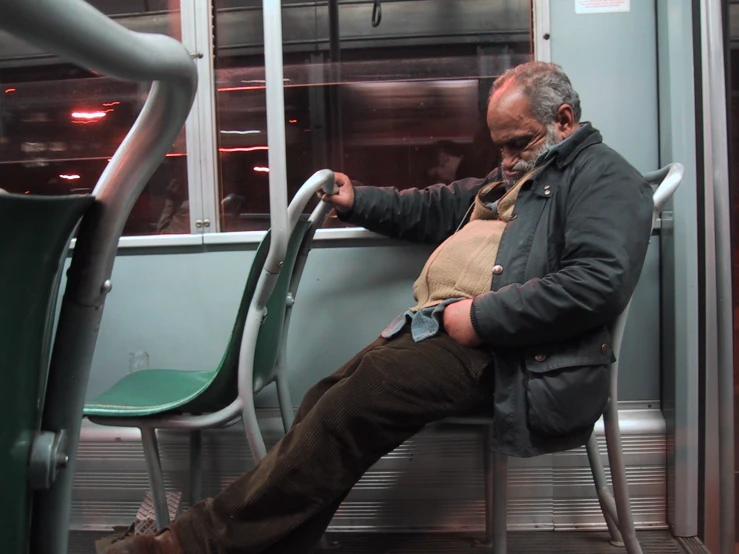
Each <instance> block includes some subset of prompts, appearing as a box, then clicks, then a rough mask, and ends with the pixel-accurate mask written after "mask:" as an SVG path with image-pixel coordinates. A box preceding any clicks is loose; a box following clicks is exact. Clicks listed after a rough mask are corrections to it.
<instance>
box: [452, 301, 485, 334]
mask: <svg viewBox="0 0 739 554" xmlns="http://www.w3.org/2000/svg"><path fill="white" fill-rule="evenodd" d="M471 309H472V300H471V299H470V300H460V301H459V302H454V303H453V304H449V305H448V306H446V307H445V308H444V329H445V330H446V332H447V334H448V335H449V336H450V337H452V338H453V339H454V340H455V341H457V342H458V343H459V344H461V345H463V346H479V345H480V344H482V340H481V339H480V337H478V336H477V333H476V332H475V328H474V327H473V326H472V318H471V317H470V310H471Z"/></svg>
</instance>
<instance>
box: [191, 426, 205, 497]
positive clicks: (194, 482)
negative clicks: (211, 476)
mask: <svg viewBox="0 0 739 554" xmlns="http://www.w3.org/2000/svg"><path fill="white" fill-rule="evenodd" d="M202 498H203V432H202V431H200V430H197V431H190V506H194V505H195V504H197V503H198V502H200V500H201V499H202Z"/></svg>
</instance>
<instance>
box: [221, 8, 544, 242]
mask: <svg viewBox="0 0 739 554" xmlns="http://www.w3.org/2000/svg"><path fill="white" fill-rule="evenodd" d="M332 4H333V2H320V3H310V4H309V3H306V2H283V3H282V5H283V10H282V16H283V41H284V47H283V49H284V64H285V65H284V79H285V86H286V88H285V119H286V136H287V178H288V188H289V191H290V193H291V194H292V193H294V191H296V190H297V189H298V187H299V186H300V185H301V184H302V182H303V181H304V180H305V179H306V178H307V177H309V176H310V175H311V174H312V173H313V172H314V171H316V170H317V169H320V168H323V167H330V168H332V169H335V170H337V171H343V172H345V173H347V174H348V175H349V176H350V177H352V178H353V179H357V180H359V181H362V182H364V183H366V184H370V185H381V186H385V185H393V186H396V187H398V188H401V189H402V188H408V187H424V186H427V185H430V184H433V183H437V182H450V181H452V180H454V179H459V178H463V177H470V176H485V175H486V174H487V173H489V172H490V171H491V170H492V169H494V167H495V166H496V164H497V161H498V158H497V151H496V150H495V149H494V148H493V145H492V143H491V141H490V138H489V134H488V131H487V128H486V125H485V109H486V103H487V95H488V91H489V88H490V85H491V84H492V81H493V79H494V78H495V77H496V76H497V75H499V74H500V73H501V72H502V71H504V70H505V69H507V68H508V67H511V66H513V65H515V64H517V63H521V62H523V61H527V60H529V59H531V57H532V54H533V45H532V38H531V20H532V13H531V9H532V8H531V2H530V0H500V1H496V2H489V1H488V0H458V1H457V2H448V1H446V0H396V1H393V2H380V6H381V12H382V16H381V17H378V14H377V13H376V12H375V15H374V17H373V5H374V3H373V2H350V1H346V2H345V1H343V0H340V1H339V2H338V3H337V4H336V5H334V6H332ZM214 6H215V8H216V17H215V39H216V60H215V66H216V75H215V82H216V89H217V93H216V112H217V118H218V125H217V127H218V138H217V141H218V150H219V169H220V197H221V200H222V202H221V210H222V213H221V221H222V224H221V229H222V230H224V231H239V230H256V229H265V228H266V227H267V226H268V225H269V217H268V214H269V190H268V178H269V164H268V156H267V154H268V145H267V134H266V100H265V91H264V69H263V64H264V58H263V45H264V42H263V31H262V13H261V2H259V1H256V0H214ZM333 7H336V8H337V10H338V13H339V15H340V17H338V21H339V22H340V27H338V26H336V24H335V23H334V24H333V25H334V27H333V28H332V21H336V19H337V18H335V17H333V16H332V13H331V12H332V9H333ZM335 13H336V11H334V14H335ZM409 22H410V24H409ZM337 27H338V28H337ZM337 37H338V40H336V38H337ZM311 207H312V206H309V207H308V209H310V208H311ZM327 225H341V224H340V223H339V222H338V221H337V220H335V219H333V220H330V221H329V222H328V223H327Z"/></svg>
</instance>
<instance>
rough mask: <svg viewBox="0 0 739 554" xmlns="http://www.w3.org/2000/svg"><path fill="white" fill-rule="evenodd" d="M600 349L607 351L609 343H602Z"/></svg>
mask: <svg viewBox="0 0 739 554" xmlns="http://www.w3.org/2000/svg"><path fill="white" fill-rule="evenodd" d="M600 351H601V352H603V354H605V353H606V352H608V345H607V344H601V345H600Z"/></svg>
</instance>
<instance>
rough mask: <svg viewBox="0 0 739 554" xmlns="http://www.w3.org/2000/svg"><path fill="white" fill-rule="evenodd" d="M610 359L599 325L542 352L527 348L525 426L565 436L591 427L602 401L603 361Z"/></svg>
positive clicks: (606, 368)
mask: <svg viewBox="0 0 739 554" xmlns="http://www.w3.org/2000/svg"><path fill="white" fill-rule="evenodd" d="M614 360H615V358H614V356H613V351H612V348H611V345H610V334H609V333H608V330H607V329H605V328H603V329H601V330H598V332H596V333H593V334H592V335H591V336H589V337H584V338H583V339H581V340H578V341H573V343H569V344H562V345H559V346H555V347H552V348H551V349H550V350H549V351H548V352H547V350H546V349H541V350H539V351H536V352H527V354H526V357H525V372H526V375H525V387H526V402H527V417H528V425H529V429H530V430H531V431H533V432H535V433H539V434H544V435H567V434H569V433H573V432H575V431H580V430H583V429H586V428H588V427H590V426H592V425H593V424H594V423H595V422H596V421H597V420H598V418H599V417H600V416H601V414H602V413H603V411H604V410H605V408H606V405H607V404H608V398H609V384H610V378H609V375H610V372H609V364H610V363H611V362H612V361H614Z"/></svg>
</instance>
